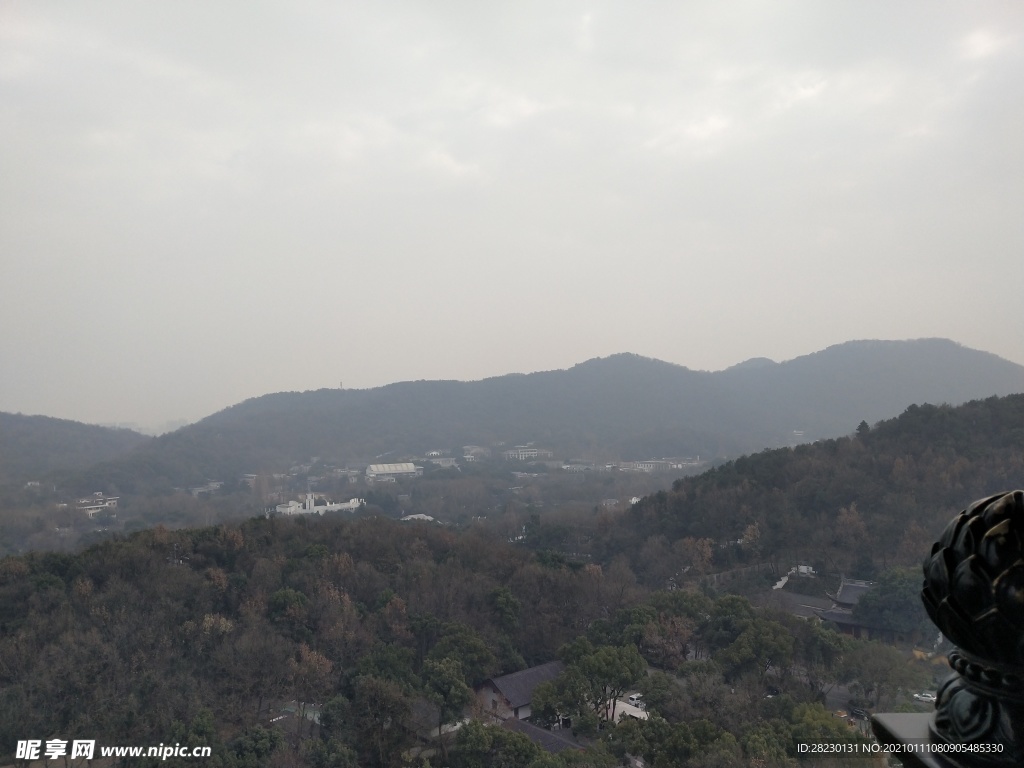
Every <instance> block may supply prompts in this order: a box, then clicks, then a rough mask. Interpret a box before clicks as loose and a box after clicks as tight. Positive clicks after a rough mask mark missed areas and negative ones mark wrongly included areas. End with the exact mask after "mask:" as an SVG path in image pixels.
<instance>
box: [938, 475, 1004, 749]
mask: <svg viewBox="0 0 1024 768" xmlns="http://www.w3.org/2000/svg"><path fill="white" fill-rule="evenodd" d="M921 599H922V600H923V601H924V606H925V609H926V610H927V611H928V615H929V616H930V617H931V619H932V621H933V622H935V625H936V626H937V627H938V628H939V629H940V630H941V631H942V634H944V635H945V636H946V637H947V638H949V639H950V640H951V641H952V642H953V643H955V644H956V645H957V646H958V647H957V649H956V650H954V651H953V652H952V653H950V654H949V664H950V666H951V667H952V668H953V675H952V676H951V677H950V678H949V679H948V680H946V681H945V682H944V683H943V684H942V686H941V687H940V688H939V691H938V700H937V701H936V702H935V715H934V717H933V718H932V720H931V723H930V726H929V728H930V732H931V736H932V740H933V741H934V742H938V743H943V744H947V745H949V746H950V748H957V749H960V751H958V752H951V753H949V754H950V758H951V759H950V760H949V762H950V763H953V764H957V765H964V766H1011V765H1012V766H1021V765H1024V743H1022V739H1024V491H1013V492H1011V493H1004V494H1000V495H998V496H992V497H990V498H987V499H981V500H980V501H976V502H975V503H974V504H972V505H971V506H969V507H968V508H967V509H965V510H964V511H963V512H961V513H960V514H959V515H957V516H956V517H955V518H954V519H953V520H952V521H951V522H950V524H949V525H948V526H947V527H946V530H945V531H944V532H943V534H942V538H941V539H940V540H939V541H938V542H936V543H935V544H934V545H933V546H932V551H931V554H930V555H929V556H928V557H927V558H926V560H925V562H924V588H923V590H922V592H921ZM972 749H973V750H974V751H972ZM994 749H999V750H1000V751H999V752H995V751H978V750H994Z"/></svg>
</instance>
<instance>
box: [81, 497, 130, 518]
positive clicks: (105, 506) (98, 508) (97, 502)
mask: <svg viewBox="0 0 1024 768" xmlns="http://www.w3.org/2000/svg"><path fill="white" fill-rule="evenodd" d="M119 498H121V497H120V496H104V495H103V494H102V493H100V492H99V491H97V492H96V493H94V494H93V495H92V496H87V497H86V498H84V499H79V500H78V509H80V510H81V511H82V512H85V514H87V515H88V516H89V517H95V516H96V513H97V512H104V511H106V510H111V509H117V500H118V499H119Z"/></svg>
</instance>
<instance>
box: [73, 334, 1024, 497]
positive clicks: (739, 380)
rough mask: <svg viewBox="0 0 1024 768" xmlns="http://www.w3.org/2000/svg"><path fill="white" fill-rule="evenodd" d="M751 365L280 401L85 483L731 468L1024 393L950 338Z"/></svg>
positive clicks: (554, 375) (244, 405)
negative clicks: (910, 414) (944, 408)
mask: <svg viewBox="0 0 1024 768" xmlns="http://www.w3.org/2000/svg"><path fill="white" fill-rule="evenodd" d="M754 360H757V359H756V358H755V359H754ZM749 363H751V361H747V364H744V363H741V364H739V365H738V366H733V367H732V368H727V369H725V370H722V371H694V370H691V369H689V368H686V367H684V366H681V365H677V364H675V363H668V362H665V361H661V360H657V359H655V358H648V357H644V356H641V355H635V354H632V353H619V354H616V355H611V356H609V357H604V358H593V359H591V360H587V361H584V362H582V363H578V364H576V365H574V366H572V367H571V368H568V369H564V370H555V371H540V372H536V373H530V374H508V375H505V376H497V377H490V378H487V379H482V380H479V381H451V380H449V381H406V382H395V383H392V384H388V385H386V386H383V387H376V388H372V389H345V390H341V389H320V390H312V391H307V392H278V393H271V394H267V395H263V396H260V397H255V398H250V399H248V400H245V401H243V402H240V403H237V404H235V405H233V406H230V407H229V408H225V409H223V410H221V411H218V412H217V413H214V414H211V415H210V416H207V417H206V418H204V419H202V420H200V421H199V422H196V423H195V424H192V425H189V426H187V427H184V428H182V429H179V430H177V431H175V432H173V433H169V434H166V435H162V436H160V437H158V438H155V439H153V440H152V441H151V442H149V443H147V444H145V445H142V446H140V447H139V448H138V449H136V450H135V451H134V452H133V453H132V454H131V455H130V456H128V457H127V458H124V459H120V460H118V461H112V462H107V463H106V464H104V465H101V466H99V467H96V468H94V470H92V471H89V472H88V473H86V474H84V475H82V476H81V478H80V479H81V485H82V486H83V487H85V486H90V487H91V486H96V487H97V488H103V487H111V488H116V489H119V490H125V489H126V488H130V487H132V486H150V487H154V486H155V487H172V486H181V485H188V484H194V483H197V484H198V483H202V482H205V481H206V480H207V479H211V478H216V479H224V478H230V477H236V476H237V475H238V474H241V473H244V472H259V471H280V470H281V469H282V468H286V467H287V466H290V464H289V462H301V461H305V460H308V459H309V458H310V457H312V456H319V457H322V458H323V459H325V460H327V461H332V462H336V463H339V464H341V463H359V462H361V461H362V462H366V461H371V460H372V459H373V458H374V457H375V456H378V455H383V454H394V455H405V456H415V455H422V454H423V453H424V452H426V451H427V450H431V449H437V448H441V449H452V450H457V449H458V448H459V447H460V446H462V445H469V444H476V445H497V444H498V443H502V442H504V443H506V444H522V443H527V442H533V443H535V444H536V445H538V446H543V447H546V448H549V449H551V450H553V451H555V454H556V458H558V459H568V458H587V459H593V460H603V459H644V458H651V457H658V456H694V455H700V456H701V457H702V458H729V457H733V456H737V455H740V454H743V453H750V452H755V451H759V450H762V449H765V448H772V447H779V446H785V445H791V444H794V443H795V442H804V441H811V440H816V439H821V438H828V437H836V436H839V435H842V434H848V433H850V432H851V431H852V430H853V429H854V427H855V426H856V425H857V424H858V423H860V422H861V421H866V422H868V423H869V424H870V423H874V422H877V421H880V420H882V419H885V418H890V417H892V416H895V415H897V414H899V413H900V412H902V411H903V410H904V409H905V408H906V407H907V406H908V405H911V404H914V403H918V404H921V403H933V404H941V403H950V404H958V403H962V402H967V401H969V400H973V399H978V398H984V397H989V396H992V395H1006V394H1013V393H1015V392H1024V366H1020V365H1017V364H1016V363H1012V362H1010V361H1007V360H1003V359H1002V358H999V357H998V356H996V355H992V354H991V353H988V352H980V351H978V350H972V349H970V348H968V347H964V346H963V345H960V344H957V343H955V342H952V341H949V340H945V339H920V340H909V341H871V340H859V341H853V342H845V343H843V344H837V345H833V346H831V347H828V348H826V349H824V350H821V351H818V352H815V353H811V354H809V355H804V356H801V357H797V358H794V359H792V360H789V361H785V362H782V363H772V364H770V365H769V364H767V363H764V364H759V363H753V364H749Z"/></svg>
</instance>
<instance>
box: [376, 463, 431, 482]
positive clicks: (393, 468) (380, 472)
mask: <svg viewBox="0 0 1024 768" xmlns="http://www.w3.org/2000/svg"><path fill="white" fill-rule="evenodd" d="M422 474H423V467H417V466H416V465H415V464H413V463H412V462H408V461H407V462H403V463H400V464H371V465H370V466H368V467H367V468H366V480H367V481H368V482H371V483H380V482H385V483H388V482H391V483H393V482H395V480H397V479H398V478H400V477H419V476H420V475H422Z"/></svg>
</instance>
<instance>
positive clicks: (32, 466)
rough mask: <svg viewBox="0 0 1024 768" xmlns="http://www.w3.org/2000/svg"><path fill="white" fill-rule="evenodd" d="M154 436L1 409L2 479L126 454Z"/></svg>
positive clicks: (29, 476) (78, 466)
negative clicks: (2, 411) (2, 410)
mask: <svg viewBox="0 0 1024 768" xmlns="http://www.w3.org/2000/svg"><path fill="white" fill-rule="evenodd" d="M150 439H151V438H149V437H146V436H145V435H141V434H139V433H138V432H133V431H132V430H130V429H108V428H107V427H99V426H95V425H92V424H81V423H79V422H77V421H68V420H66V419H52V418H50V417H48V416H23V415H22V414H20V413H0V483H7V482H26V481H31V480H41V479H42V478H43V476H44V475H46V474H47V473H50V472H53V471H57V470H74V469H82V468H84V467H88V466H92V465H93V464H96V463H97V462H99V461H105V460H108V459H114V458H117V457H119V456H124V455H125V454H127V453H129V452H130V451H131V450H132V449H133V448H138V447H139V446H141V445H144V444H145V443H147V442H149V441H150Z"/></svg>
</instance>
